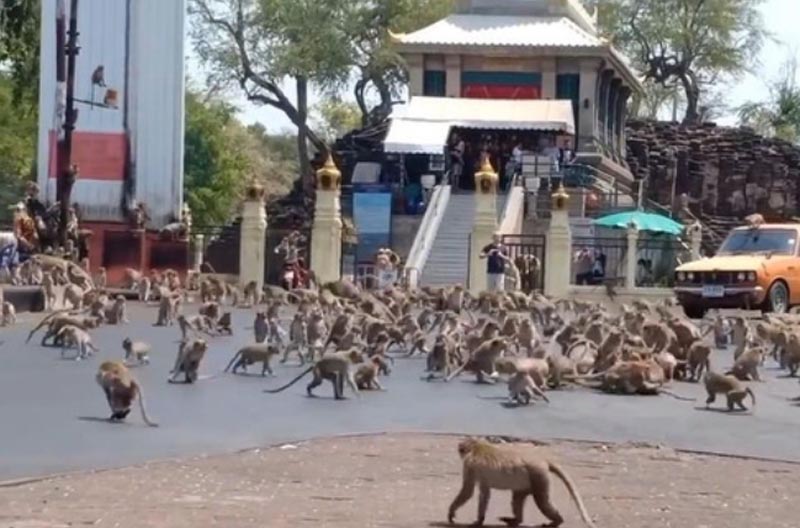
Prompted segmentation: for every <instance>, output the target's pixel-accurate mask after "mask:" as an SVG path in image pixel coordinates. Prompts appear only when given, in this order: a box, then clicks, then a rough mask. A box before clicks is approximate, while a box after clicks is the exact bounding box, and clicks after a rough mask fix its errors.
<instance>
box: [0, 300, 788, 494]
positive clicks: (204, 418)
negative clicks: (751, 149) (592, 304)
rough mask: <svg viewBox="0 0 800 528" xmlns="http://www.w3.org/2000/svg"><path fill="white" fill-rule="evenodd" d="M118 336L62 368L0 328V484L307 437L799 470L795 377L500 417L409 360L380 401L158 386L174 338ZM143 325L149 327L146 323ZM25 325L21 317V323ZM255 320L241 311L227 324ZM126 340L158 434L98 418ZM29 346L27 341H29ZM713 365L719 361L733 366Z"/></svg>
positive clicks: (238, 339) (497, 407)
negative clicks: (736, 392) (687, 454)
mask: <svg viewBox="0 0 800 528" xmlns="http://www.w3.org/2000/svg"><path fill="white" fill-rule="evenodd" d="M134 311H135V313H134V317H133V319H134V322H133V323H132V324H130V325H127V326H126V327H122V328H119V327H108V326H107V327H103V328H101V329H99V330H97V331H96V333H95V335H96V337H95V341H96V343H97V344H98V346H99V347H100V348H101V349H102V352H101V353H100V354H99V358H95V359H92V360H89V361H84V362H74V361H66V360H61V359H59V351H58V350H57V349H52V348H42V347H39V346H38V344H37V343H34V342H33V341H32V343H31V345H25V344H24V340H25V337H26V336H27V333H28V330H29V328H30V324H25V322H24V321H23V322H22V323H21V324H19V325H18V326H17V327H16V328H14V329H11V330H9V329H2V330H0V341H5V343H4V344H3V345H2V346H0V357H2V367H0V424H2V425H1V426H0V480H5V479H12V478H18V477H28V476H36V475H42V474H48V473H52V472H61V471H69V470H76V469H91V468H107V467H116V466H122V465H130V464H134V463H140V462H144V461H147V460H151V459H158V458H166V457H173V456H177V455H200V454H207V453H220V452H227V451H232V450H237V449H242V448H248V447H255V446H261V445H267V444H273V443H279V442H285V441H296V440H301V439H307V438H310V437H317V436H325V435H332V434H343V433H353V432H379V431H409V430H414V431H437V432H458V433H472V434H501V435H511V436H531V437H537V438H543V439H544V438H574V439H586V440H600V441H609V442H613V441H642V442H660V443H665V444H668V445H671V446H673V447H678V448H685V449H697V450H710V451H717V452H725V453H731V454H742V455H755V456H764V457H772V458H782V459H793V460H800V454H798V451H797V449H796V439H797V434H798V431H800V408H798V407H796V406H795V405H794V404H793V403H790V402H789V401H788V399H789V398H792V397H795V396H797V395H798V394H800V387H798V384H797V381H795V380H789V379H775V377H776V375H777V374H778V373H777V372H775V371H770V370H767V371H766V376H767V378H768V379H769V382H768V383H764V384H757V386H756V387H755V390H756V396H757V398H758V407H757V409H756V412H755V413H754V414H753V415H744V414H735V415H728V414H727V413H721V412H709V411H702V410H699V409H698V410H696V409H695V407H699V406H700V404H695V403H692V402H684V401H678V400H675V399H672V398H670V397H668V396H660V397H624V396H613V395H604V394H597V393H593V392H591V391H588V390H584V389H574V390H566V391H560V392H554V393H552V394H551V400H552V403H551V404H549V405H546V404H537V405H535V406H532V407H528V408H516V409H509V408H505V407H503V406H502V405H501V403H502V401H503V399H504V397H505V390H504V389H505V386H504V385H501V386H496V387H491V386H477V385H475V384H474V383H472V382H471V381H469V380H468V378H466V377H464V378H462V379H460V380H454V381H453V382H451V383H449V384H443V383H426V382H423V381H421V380H420V375H421V371H422V369H423V363H422V362H421V361H420V360H414V359H404V360H399V361H398V364H397V365H396V368H395V370H394V372H393V373H392V375H391V377H389V378H387V379H386V380H385V385H386V387H387V389H388V391H387V392H384V393H365V394H364V395H363V397H362V398H360V399H349V400H347V401H344V402H337V401H334V400H333V399H332V398H331V397H330V396H331V388H330V386H329V385H328V384H326V385H324V386H323V387H321V388H320V390H319V392H318V394H319V395H320V396H321V397H320V398H316V399H312V398H308V397H306V396H305V394H304V393H305V387H304V383H303V382H301V383H299V384H297V385H295V386H294V387H292V388H290V389H289V390H287V391H285V392H283V393H281V394H277V395H270V394H264V393H262V391H261V389H263V388H266V387H268V386H276V385H277V384H278V383H282V382H284V381H285V380H287V379H288V378H289V377H290V376H292V375H295V374H296V373H297V372H298V369H297V367H292V366H287V367H279V368H278V369H277V370H276V374H277V378H276V379H270V378H268V379H266V380H265V379H262V378H261V377H260V376H233V375H230V374H228V375H222V376H218V377H214V378H212V379H208V380H204V381H201V382H200V383H199V384H196V385H193V386H186V385H170V384H167V383H166V377H167V373H168V371H169V368H170V367H171V366H172V362H173V361H174V355H175V351H176V349H177V345H176V339H177V336H178V331H177V329H175V328H169V329H165V328H153V327H152V326H150V323H151V322H152V320H153V319H151V316H152V317H154V314H152V313H151V311H148V312H146V313H145V312H144V311H143V309H141V308H139V309H136V310H134ZM145 319H147V320H145ZM29 320H32V319H29ZM251 322H252V319H251V315H250V313H249V312H247V311H241V312H238V313H237V314H236V316H235V323H236V328H238V329H242V328H244V327H245V326H249V325H250V324H251ZM126 335H131V336H133V337H134V338H140V339H147V340H149V341H150V342H151V343H152V344H153V345H154V346H155V351H154V353H153V355H152V358H151V360H152V363H151V365H150V366H148V367H144V368H141V369H138V370H137V372H136V374H137V376H138V377H139V379H140V381H141V382H142V383H143V386H144V388H145V390H146V396H147V399H148V406H149V410H150V413H151V415H152V416H153V417H154V418H155V419H157V420H158V421H159V422H160V423H161V427H160V428H158V429H152V428H148V427H145V426H144V425H143V424H142V423H141V420H140V417H139V415H138V413H136V412H135V411H134V413H132V415H131V418H130V419H129V420H128V422H127V423H125V424H120V425H112V424H109V423H107V422H105V421H103V419H104V418H106V417H107V416H108V408H107V405H106V402H105V399H104V397H103V394H102V392H101V391H100V389H99V388H98V387H97V385H96V384H95V382H94V373H95V369H96V368H97V365H98V361H99V360H100V359H102V358H106V357H115V358H118V357H121V353H122V352H121V347H120V344H121V341H122V339H123V337H125V336H126ZM249 338H250V331H246V330H239V331H238V333H237V335H236V336H234V337H233V338H219V339H215V340H214V341H213V343H212V346H211V349H210V351H209V354H208V356H207V361H206V363H204V365H203V370H204V374H206V375H209V374H215V373H218V372H221V370H222V369H223V368H224V366H225V364H226V363H227V361H228V360H229V359H230V357H231V355H232V354H233V352H234V350H235V349H236V348H237V347H238V346H239V345H241V344H244V343H245V342H247V341H248V340H249ZM34 341H36V339H35V338H34ZM725 356H726V357H724V358H720V361H721V362H722V363H724V364H725V365H727V364H729V362H730V358H729V357H727V356H728V355H727V354H726V355H725ZM674 390H675V391H676V392H678V393H680V394H682V395H687V396H692V397H694V396H699V397H702V395H701V390H700V387H698V386H696V385H690V384H684V383H681V384H678V385H676V386H675V387H674Z"/></svg>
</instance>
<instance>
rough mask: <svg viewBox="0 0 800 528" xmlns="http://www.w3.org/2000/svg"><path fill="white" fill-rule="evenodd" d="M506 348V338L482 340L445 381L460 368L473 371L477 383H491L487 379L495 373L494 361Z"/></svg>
mask: <svg viewBox="0 0 800 528" xmlns="http://www.w3.org/2000/svg"><path fill="white" fill-rule="evenodd" d="M507 348H508V340H507V339H504V338H501V337H498V338H495V339H492V340H490V341H486V342H484V343H483V344H482V345H481V346H479V347H478V348H477V349H476V350H475V351H474V352H473V353H472V355H471V356H470V358H469V359H468V360H467V361H466V362H465V363H464V364H463V365H461V366H460V367H458V368H457V369H456V370H454V371H453V372H452V373H451V374H450V375H449V376H448V377H446V378H445V381H450V380H451V379H453V378H454V377H456V376H458V375H459V374H460V373H461V371H462V370H469V371H471V372H474V373H475V375H476V377H477V381H478V383H493V381H488V380H489V379H491V378H492V376H493V375H494V374H495V362H496V361H497V358H499V357H500V356H501V355H502V354H503V352H505V351H506V350H507Z"/></svg>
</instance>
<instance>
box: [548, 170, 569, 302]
mask: <svg viewBox="0 0 800 528" xmlns="http://www.w3.org/2000/svg"><path fill="white" fill-rule="evenodd" d="M545 248H546V249H545V268H544V293H545V295H548V296H550V297H555V298H562V297H565V296H566V295H567V294H568V293H569V285H570V276H571V274H572V231H571V229H570V226H569V195H568V194H567V191H566V190H565V189H564V185H563V184H561V185H560V186H559V187H558V189H557V190H556V192H555V193H553V195H552V207H551V213H550V228H549V229H548V231H547V242H546V244H545Z"/></svg>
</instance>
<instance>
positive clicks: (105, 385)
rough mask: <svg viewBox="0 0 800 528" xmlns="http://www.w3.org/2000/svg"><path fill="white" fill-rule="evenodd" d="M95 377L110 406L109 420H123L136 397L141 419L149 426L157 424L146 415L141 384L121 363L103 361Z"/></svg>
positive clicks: (156, 425)
mask: <svg viewBox="0 0 800 528" xmlns="http://www.w3.org/2000/svg"><path fill="white" fill-rule="evenodd" d="M95 379H96V380H97V384H98V385H100V387H101V388H102V389H103V392H104V393H105V395H106V400H107V401H108V406H109V407H111V418H109V420H110V421H112V422H116V421H122V420H125V418H127V416H128V414H129V413H130V412H131V404H132V403H133V400H135V399H137V398H138V399H139V409H140V410H141V412H142V420H144V422H145V423H146V424H147V425H149V426H150V427H158V424H157V423H155V422H153V421H151V420H150V418H149V417H148V416H147V410H146V409H145V404H144V394H143V393H142V387H141V385H139V383H138V382H137V381H136V380H135V379H134V378H133V376H131V374H130V371H129V370H128V368H127V367H126V366H125V365H124V364H123V363H121V362H119V361H104V362H103V363H102V364H101V365H100V368H99V369H98V370H97V376H96V377H95Z"/></svg>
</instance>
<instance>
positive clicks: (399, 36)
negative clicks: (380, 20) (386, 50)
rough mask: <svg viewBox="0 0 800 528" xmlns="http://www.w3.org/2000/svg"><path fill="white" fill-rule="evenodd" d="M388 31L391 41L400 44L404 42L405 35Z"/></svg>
mask: <svg viewBox="0 0 800 528" xmlns="http://www.w3.org/2000/svg"><path fill="white" fill-rule="evenodd" d="M386 31H387V32H388V33H389V39H390V40H392V41H393V42H400V41H402V40H403V37H405V36H406V34H405V33H395V32H394V31H392V30H391V29H387V30H386Z"/></svg>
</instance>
